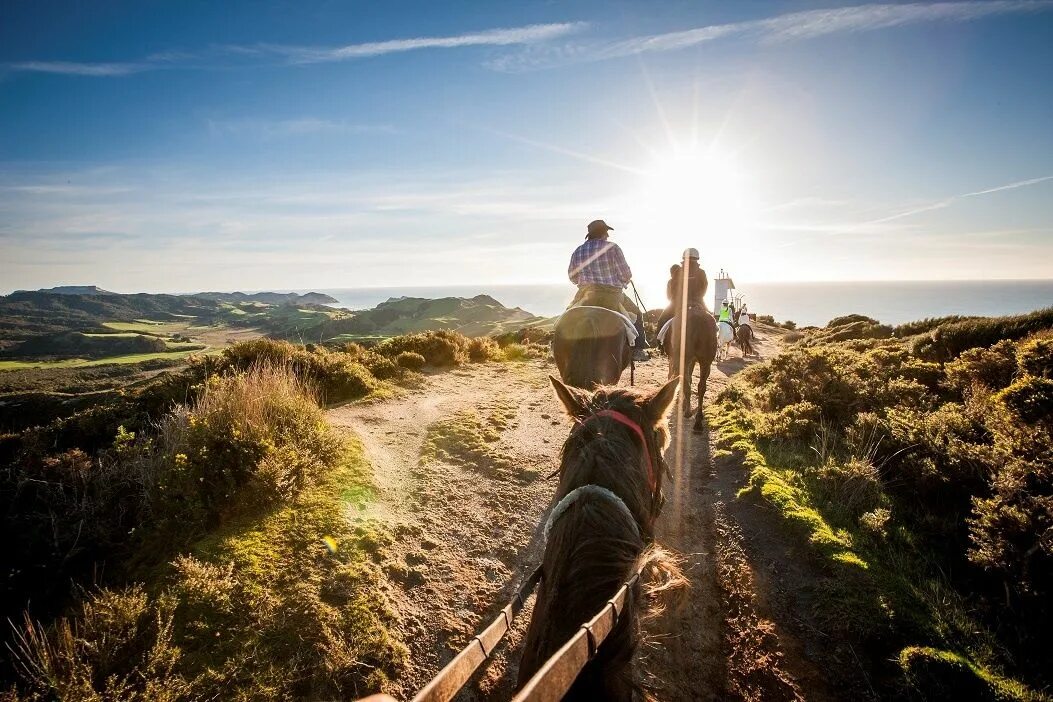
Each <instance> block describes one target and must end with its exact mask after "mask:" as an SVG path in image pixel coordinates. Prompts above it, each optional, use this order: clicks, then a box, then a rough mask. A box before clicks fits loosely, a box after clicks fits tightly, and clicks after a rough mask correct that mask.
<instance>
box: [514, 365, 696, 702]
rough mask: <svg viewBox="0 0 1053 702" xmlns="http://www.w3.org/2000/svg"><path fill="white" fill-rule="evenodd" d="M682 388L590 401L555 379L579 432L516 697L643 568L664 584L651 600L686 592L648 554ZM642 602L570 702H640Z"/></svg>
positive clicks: (550, 526) (566, 468) (568, 452)
mask: <svg viewBox="0 0 1053 702" xmlns="http://www.w3.org/2000/svg"><path fill="white" fill-rule="evenodd" d="M677 383H678V381H677V380H672V381H670V382H668V383H666V384H665V385H664V386H663V387H662V388H661V389H660V390H658V391H657V392H655V393H653V394H649V395H648V394H643V393H641V392H639V391H637V390H631V389H622V388H609V387H601V388H599V389H597V390H596V392H595V393H589V392H585V391H581V390H575V389H573V388H570V387H567V386H566V385H564V384H563V383H561V382H559V381H558V380H556V379H555V378H552V385H553V386H554V387H555V388H556V394H557V395H558V396H559V399H560V400H561V401H562V403H563V405H564V406H565V407H566V409H567V412H568V413H569V414H570V416H571V418H572V419H573V420H574V422H575V426H574V428H573V429H572V430H571V432H570V436H569V437H568V438H567V441H566V443H565V444H564V445H563V458H562V461H561V463H560V467H559V475H560V479H559V487H558V488H557V490H556V499H557V503H556V506H555V507H553V509H552V511H551V513H550V516H549V519H548V522H547V523H546V526H545V535H546V537H545V538H546V540H545V555H544V558H543V560H542V564H541V568H542V579H541V585H540V586H539V588H538V595H537V602H536V604H535V605H534V613H533V616H532V617H531V620H530V628H529V630H528V631H527V635H526V643H525V644H524V652H523V658H522V660H521V661H520V664H519V683H518V686H519V687H522V686H523V685H524V684H525V683H526V682H528V681H529V680H530V678H531V677H532V676H533V675H534V673H536V672H537V671H538V669H539V668H540V667H541V666H542V665H544V663H545V661H546V660H548V658H549V657H550V656H552V654H553V653H555V652H556V651H557V650H558V649H559V648H560V647H561V646H562V645H563V644H565V643H566V642H567V641H568V640H569V639H570V638H571V636H573V635H574V633H575V632H576V631H577V630H578V628H579V627H580V626H581V625H582V624H584V623H585V622H586V621H588V620H589V619H591V618H592V617H593V616H594V615H596V614H597V613H598V612H599V611H600V610H601V609H603V607H604V605H605V604H606V603H607V600H608V599H610V598H611V597H613V596H614V594H615V592H616V591H617V590H618V588H620V587H621V585H622V584H623V583H624V582H625V581H626V580H628V579H629V578H631V577H632V575H633V574H634V573H635V572H636V571H637V570H638V569H640V568H641V567H642V566H646V567H647V568H648V569H649V571H648V572H649V573H653V574H654V575H655V576H664V581H665V584H664V585H662V586H660V587H658V588H655V587H652V592H653V591H654V590H656V589H665V588H666V587H671V586H675V585H678V584H681V583H682V582H683V579H682V576H681V575H680V573H679V570H678V569H677V567H676V565H675V563H674V562H673V561H672V559H671V558H670V556H669V555H668V554H667V553H666V552H665V551H663V550H662V549H660V548H657V547H655V546H653V545H649V544H650V543H651V540H652V536H653V533H654V521H655V518H656V517H657V516H658V513H659V512H660V511H661V508H662V501H663V496H662V473H663V471H664V470H665V464H664V462H663V461H662V452H663V451H664V449H665V448H666V446H667V444H668V441H669V433H668V429H667V427H666V415H667V413H668V411H669V407H670V405H671V404H672V402H673V397H674V396H675V394H676V387H677ZM656 579H658V578H656ZM641 600H642V593H641V588H640V586H639V585H637V586H636V587H634V588H633V589H632V591H630V593H629V595H628V597H627V598H626V603H625V608H624V610H623V611H622V613H621V616H619V618H618V622H617V624H616V625H615V627H614V629H613V630H612V631H611V633H610V635H609V636H608V637H607V639H606V640H605V641H604V642H603V644H602V645H601V646H600V648H599V651H598V652H597V653H596V655H595V656H594V657H593V659H592V660H591V661H589V663H588V664H587V665H586V666H585V667H584V668H583V669H582V671H581V673H580V674H579V675H578V677H577V679H576V680H575V682H574V684H573V686H572V687H571V688H570V690H569V691H568V692H567V695H566V696H565V697H564V699H565V700H632V699H633V698H634V696H638V695H639V692H640V691H639V687H638V685H637V683H636V680H635V677H634V674H633V669H632V661H633V654H634V652H635V650H636V648H637V646H638V645H639V641H640V633H639V623H638V618H639V615H640V611H641V609H642V605H641Z"/></svg>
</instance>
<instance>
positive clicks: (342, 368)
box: [217, 338, 390, 402]
mask: <svg viewBox="0 0 1053 702" xmlns="http://www.w3.org/2000/svg"><path fill="white" fill-rule="evenodd" d="M360 357H370V356H369V352H366V351H363V352H361V353H359V352H358V351H356V352H355V353H353V354H351V353H344V352H341V351H330V350H328V349H326V348H324V347H321V346H316V347H314V348H313V349H312V350H308V349H307V348H306V347H302V346H295V345H293V344H290V343H289V342H288V341H277V340H275V339H266V338H259V339H253V340H251V341H244V342H241V343H239V344H234V345H233V346H231V347H229V348H227V349H225V350H224V351H223V357H222V361H221V364H220V366H219V368H217V371H219V372H223V371H229V370H236V371H245V370H248V369H250V368H252V367H254V366H256V365H259V364H271V365H275V364H276V365H280V366H287V367H288V368H289V369H290V370H292V372H294V373H296V374H297V375H298V376H300V377H301V378H303V379H304V380H305V381H307V382H308V383H310V384H312V385H314V386H315V387H317V388H318V389H319V391H320V392H321V393H322V395H323V396H324V399H325V400H326V401H327V402H341V401H344V400H352V399H356V398H359V397H364V396H365V395H368V394H369V393H371V392H373V391H374V390H376V388H377V384H376V378H375V377H374V376H373V374H372V373H370V371H369V369H368V368H366V367H365V366H364V365H362V363H359V362H358V360H357V359H358V358H360ZM378 367H379V362H378ZM385 370H390V368H388V367H386V366H385V369H382V370H381V372H382V373H384V372H385Z"/></svg>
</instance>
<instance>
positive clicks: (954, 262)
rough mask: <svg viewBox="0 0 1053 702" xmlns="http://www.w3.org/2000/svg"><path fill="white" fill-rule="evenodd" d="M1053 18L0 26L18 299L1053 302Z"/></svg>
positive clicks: (283, 14)
mask: <svg viewBox="0 0 1053 702" xmlns="http://www.w3.org/2000/svg"><path fill="white" fill-rule="evenodd" d="M1050 76H1053V0H982V1H977V2H970V1H966V2H934V3H904V4H839V3H838V2H837V1H836V0H827V1H826V2H786V1H781V2H762V1H760V0H740V1H737V2H712V1H692V2H688V1H686V0H670V1H659V0H655V1H653V2H639V3H634V2H625V1H624V0H620V1H619V0H615V1H613V2H606V1H603V2H601V1H595V2H591V1H583V2H569V1H568V2H533V3H513V2H500V3H495V2H487V1H480V2H460V1H457V0H451V1H449V2H442V3H436V2H431V1H429V2H399V1H392V2H386V3H365V2H355V3H352V2H335V1H329V0H327V1H323V2H307V1H303V2H300V1H296V2H293V1H291V0H290V1H288V2H239V1H236V0H230V1H226V2H223V3H216V2H196V1H194V0H185V1H179V2H176V1H175V0H166V1H158V0H134V1H130V2H118V1H113V2H107V3H95V2H88V1H87V0H85V1H84V2H52V1H50V0H33V1H30V0H10V1H9V2H5V3H3V4H2V5H0V293H6V292H10V291H11V290H14V289H19V288H25V289H36V288H40V287H47V286H52V285H60V284H97V285H100V286H102V287H104V288H107V289H111V290H116V291H120V292H135V291H147V292H192V291H199V290H205V289H208V290H235V289H241V290H262V289H308V288H315V289H319V288H321V289H324V288H340V287H361V286H436V285H464V284H476V283H478V284H480V285H486V284H498V283H506V284H526V283H548V282H561V281H565V280H566V266H567V262H568V260H569V257H570V253H571V251H572V250H573V249H574V247H575V246H577V245H578V244H579V243H580V242H581V240H582V238H583V236H584V233H585V227H586V224H587V223H588V222H589V221H591V220H593V219H596V218H603V219H605V220H606V221H607V222H608V223H609V224H610V225H611V226H613V227H614V231H613V232H612V240H614V241H616V242H618V243H619V244H620V245H621V246H622V247H623V249H624V251H625V253H626V256H627V259H628V261H629V264H630V266H631V267H632V268H633V270H634V275H635V277H636V278H637V280H641V281H644V280H646V281H648V282H653V281H659V280H664V278H665V276H666V274H667V272H668V267H669V265H670V264H672V263H674V262H675V261H676V260H677V259H678V257H679V255H680V252H681V250H682V249H683V248H684V247H687V246H692V247H696V248H698V249H699V250H700V251H701V254H702V263H703V266H704V267H706V268H707V269H708V270H710V271H711V272H716V271H717V270H719V269H721V268H724V269H726V270H728V271H730V272H732V273H733V274H734V275H735V277H736V280H752V281H794V280H900V279H908V280H909V279H1014V278H1053V82H1051V81H1050Z"/></svg>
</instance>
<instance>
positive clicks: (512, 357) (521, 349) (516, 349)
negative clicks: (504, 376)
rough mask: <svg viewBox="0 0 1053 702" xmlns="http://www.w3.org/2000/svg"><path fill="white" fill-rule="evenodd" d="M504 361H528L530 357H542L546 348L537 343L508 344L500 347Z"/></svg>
mask: <svg viewBox="0 0 1053 702" xmlns="http://www.w3.org/2000/svg"><path fill="white" fill-rule="evenodd" d="M502 351H503V352H504V355H503V358H504V360H506V361H528V360H530V359H532V358H544V357H545V354H546V349H545V347H544V346H541V345H539V344H509V345H508V346H505V347H504V349H502Z"/></svg>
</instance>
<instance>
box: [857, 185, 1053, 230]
mask: <svg viewBox="0 0 1053 702" xmlns="http://www.w3.org/2000/svg"><path fill="white" fill-rule="evenodd" d="M1048 180H1053V175H1047V176H1041V177H1039V178H1029V179H1028V180H1018V181H1016V182H1014V183H1007V184H1006V185H999V186H996V187H993V188H986V189H984V190H976V191H974V192H971V193H962V194H960V195H952V196H951V197H948V198H944V199H943V200H937V201H935V202H930V203H928V204H925V205H920V206H917V207H912V208H910V209H908V210H904V211H902V212H897V213H895V214H892V215H889V216H887V217H882V218H880V219H874V220H870V221H869V222H865V224H881V223H883V222H892V221H895V220H897V219H903V218H904V217H913V216H914V215H919V214H922V213H924V212H932V211H933V210H942V209H944V208H945V207H950V206H951V205H953V204H954V203H956V202H958V201H959V200H966V199H968V198H972V197H979V196H981V195H990V194H991V193H1000V192H1003V191H1006V190H1016V189H1017V188H1025V187H1027V186H1029V185H1038V184H1039V183H1045V182H1046V181H1048Z"/></svg>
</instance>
